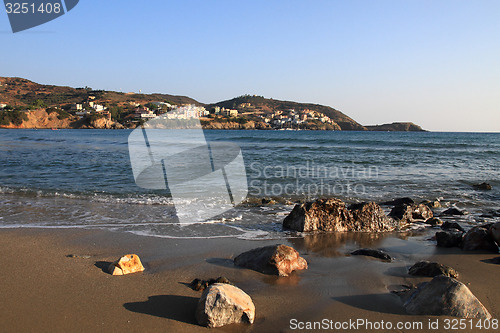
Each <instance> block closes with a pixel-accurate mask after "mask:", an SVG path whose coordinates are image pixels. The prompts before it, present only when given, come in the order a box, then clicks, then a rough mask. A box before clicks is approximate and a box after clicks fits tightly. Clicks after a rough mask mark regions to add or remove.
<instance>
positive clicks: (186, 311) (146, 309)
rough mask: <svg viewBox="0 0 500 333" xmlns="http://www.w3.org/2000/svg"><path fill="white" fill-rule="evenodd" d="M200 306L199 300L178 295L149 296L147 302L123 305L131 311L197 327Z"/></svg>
mask: <svg viewBox="0 0 500 333" xmlns="http://www.w3.org/2000/svg"><path fill="white" fill-rule="evenodd" d="M197 305H198V298H196V297H189V296H178V295H157V296H149V297H148V300H147V301H145V302H131V303H125V304H123V307H124V308H125V309H127V310H129V311H132V312H137V313H144V314H148V315H151V316H157V317H162V318H167V319H172V320H176V321H180V322H183V323H187V324H193V325H196V320H195V317H194V313H195V311H196V307H197Z"/></svg>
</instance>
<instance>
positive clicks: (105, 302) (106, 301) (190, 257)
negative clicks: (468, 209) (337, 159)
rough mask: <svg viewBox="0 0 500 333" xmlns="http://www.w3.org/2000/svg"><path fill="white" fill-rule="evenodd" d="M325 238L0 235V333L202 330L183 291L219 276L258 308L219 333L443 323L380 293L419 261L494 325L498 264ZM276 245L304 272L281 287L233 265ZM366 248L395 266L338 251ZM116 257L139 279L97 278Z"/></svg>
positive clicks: (351, 238) (389, 241) (392, 237)
mask: <svg viewBox="0 0 500 333" xmlns="http://www.w3.org/2000/svg"><path fill="white" fill-rule="evenodd" d="M332 235H333V234H322V235H318V234H316V235H310V236H307V237H305V238H291V239H288V240H287V241H283V240H282V241H276V240H266V241H249V240H240V239H234V238H218V239H167V238H155V237H146V236H137V235H133V234H130V233H124V232H112V231H104V230H97V229H31V228H26V229H24V228H23V229H2V230H0V251H1V252H2V253H3V261H4V262H3V264H4V267H5V269H2V270H1V271H0V281H1V282H2V285H3V291H2V302H1V303H0V321H1V322H2V323H4V324H3V325H2V326H3V327H4V328H5V329H6V331H9V332H13V331H34V330H36V331H56V332H58V331H67V330H75V329H77V330H80V331H96V330H110V331H123V330H124V329H126V330H131V331H165V330H167V331H175V332H197V331H205V330H206V329H205V328H203V327H201V326H198V325H197V324H196V322H195V319H194V310H195V308H196V304H197V301H198V298H199V297H200V295H201V293H200V292H196V291H193V290H191V289H190V288H189V287H188V286H187V285H186V284H188V283H190V282H191V281H192V280H193V279H194V278H203V279H206V278H216V277H217V276H221V275H223V276H226V277H227V278H228V279H229V280H231V281H233V283H234V284H235V285H237V286H238V287H240V288H241V289H243V290H244V291H245V292H247V293H248V294H249V295H250V296H251V297H252V299H253V301H254V303H255V305H256V321H255V323H254V324H253V325H250V326H247V325H230V326H227V327H224V328H222V329H221V330H222V331H225V332H240V331H249V332H250V331H253V332H277V331H281V332H287V331H294V330H291V329H290V320H292V319H297V320H298V321H321V320H322V319H324V318H328V319H330V320H334V321H346V320H349V319H357V318H364V319H366V320H370V321H380V320H381V319H383V320H384V321H391V322H394V323H395V322H399V321H404V322H409V321H421V322H423V323H427V322H428V320H429V318H431V319H433V320H435V319H439V320H440V321H441V322H442V321H443V319H444V318H445V317H428V316H412V315H407V314H405V312H404V310H403V309H402V307H401V305H402V302H401V300H400V299H399V297H398V296H396V295H394V294H391V293H390V291H389V289H397V286H398V285H401V284H416V283H419V282H422V281H428V280H430V278H416V277H412V276H409V275H407V274H406V269H407V267H408V266H409V265H411V264H412V263H413V262H415V261H417V260H420V259H427V260H435V261H438V262H440V263H442V264H446V265H449V266H451V267H453V268H455V269H457V270H458V271H459V273H460V278H459V280H460V281H462V282H464V283H465V284H466V285H467V286H468V287H469V288H470V289H471V291H472V292H473V293H474V294H475V295H476V296H477V297H478V299H479V300H480V301H481V302H482V303H483V305H484V306H485V307H486V308H487V309H488V310H489V311H490V313H491V315H492V316H493V318H499V316H500V288H499V287H498V284H496V283H494V282H495V281H496V279H497V274H498V267H497V265H494V264H490V263H487V262H484V261H485V260H487V259H491V258H493V257H496V256H498V255H495V254H491V253H490V254H484V253H473V252H472V253H471V252H462V251H460V250H458V249H441V248H437V247H435V246H434V245H433V244H430V242H428V241H425V239H426V237H428V235H418V234H417V235H411V237H409V235H406V234H386V235H381V234H356V235H354V234H343V235H342V234H340V235H336V236H335V237H331V236H332ZM280 242H281V243H284V244H287V245H291V246H293V247H294V248H296V249H297V250H298V251H299V252H300V253H301V255H302V256H303V257H304V258H305V259H306V260H307V261H308V263H309V269H308V270H305V271H301V272H294V273H293V274H292V275H291V276H290V277H287V278H283V277H281V278H280V277H277V276H276V277H275V276H268V275H264V274H260V273H258V272H254V271H251V270H247V269H241V268H236V267H234V265H233V264H232V260H231V259H232V258H234V257H235V256H236V255H238V254H239V253H241V252H243V251H246V250H249V249H252V248H256V247H260V246H265V245H271V244H276V243H280ZM367 244H368V245H371V246H375V247H382V248H384V249H385V250H387V251H389V252H392V254H394V255H395V257H396V260H395V261H394V262H393V263H384V262H380V261H377V260H372V259H370V258H359V257H353V256H346V255H345V253H346V250H347V249H349V248H351V247H353V246H354V247H357V246H363V245H367ZM126 253H136V254H138V255H139V256H140V257H141V260H142V262H143V263H144V265H145V267H146V271H145V272H143V273H137V274H132V275H128V276H122V277H115V276H111V275H109V274H107V273H105V272H103V270H102V267H105V265H106V263H109V262H111V261H114V260H115V259H117V258H118V257H119V256H121V255H124V254H126ZM69 254H75V255H77V256H80V257H75V258H70V257H67V255H69ZM82 256H83V257H82ZM85 256H90V258H87V257H85ZM42 309H43V310H42ZM7 323H8V324H7ZM6 324H7V325H6ZM295 331H296V330H295ZM356 331H357V332H363V331H369V330H356ZM409 331H411V330H409ZM419 331H420V332H422V330H419ZM423 331H426V330H423ZM439 331H440V332H441V331H443V332H446V330H443V329H441V330H439ZM478 331H480V330H478Z"/></svg>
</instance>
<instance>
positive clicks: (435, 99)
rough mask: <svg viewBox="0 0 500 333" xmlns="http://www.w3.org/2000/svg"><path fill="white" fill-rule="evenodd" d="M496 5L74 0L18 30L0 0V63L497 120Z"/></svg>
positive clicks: (39, 71)
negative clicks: (12, 27)
mask: <svg viewBox="0 0 500 333" xmlns="http://www.w3.org/2000/svg"><path fill="white" fill-rule="evenodd" d="M499 17H500V1H495V0H491V1H464V0H455V1H438V0H435V1H425V0H417V1H412V0H407V1H402V0H397V1H390V0H380V1H375V0H373V1H355V0H353V1H347V0H346V1H334V0H325V1H320V0H312V1H305V0H304V1H294V0H288V1H269V0H268V1H219V0H212V1H207V0H204V1H189V0H184V1H165V0H162V1H129V0H106V1H96V0H82V1H80V3H79V4H78V5H77V6H76V7H75V8H74V9H73V10H72V11H70V12H69V13H67V14H66V15H64V16H62V17H60V18H58V19H56V20H54V21H51V22H49V23H47V24H44V25H42V26H39V27H36V28H33V29H31V30H28V31H25V32H20V33H17V34H13V33H12V32H11V30H10V26H9V22H8V18H7V14H6V13H5V12H3V13H1V14H0V38H1V41H2V42H1V45H2V46H3V47H2V49H3V50H2V51H0V76H20V77H25V78H27V79H30V80H33V81H36V82H40V83H47V84H57V85H69V86H73V87H82V86H90V87H92V88H95V89H109V90H117V91H125V92H129V91H139V90H142V91H143V92H147V93H149V92H162V93H169V94H179V95H187V96H190V97H193V98H195V99H197V100H199V101H200V102H204V103H210V102H216V101H220V100H224V99H229V98H232V97H235V96H238V95H242V94H246V93H249V94H258V95H263V96H266V97H272V98H276V99H285V100H294V101H300V102H312V103H319V104H325V105H329V106H332V107H334V108H336V109H339V110H341V111H342V112H344V113H346V114H347V115H349V116H351V117H352V118H354V119H355V120H357V121H358V122H360V123H362V124H365V125H368V124H380V123H387V122H393V121H413V122H415V123H417V124H420V125H422V126H423V127H424V128H426V129H430V130H437V131H495V132H500V38H499V36H500V20H499V19H498V18H499Z"/></svg>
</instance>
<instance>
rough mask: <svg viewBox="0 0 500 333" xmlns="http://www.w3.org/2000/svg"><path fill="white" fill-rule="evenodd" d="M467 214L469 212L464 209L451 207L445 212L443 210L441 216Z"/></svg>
mask: <svg viewBox="0 0 500 333" xmlns="http://www.w3.org/2000/svg"><path fill="white" fill-rule="evenodd" d="M465 214H467V212H466V211H464V210H460V209H458V208H457V207H450V208H448V209H447V210H445V211H444V212H442V213H441V214H440V215H441V216H453V215H458V216H463V215H465Z"/></svg>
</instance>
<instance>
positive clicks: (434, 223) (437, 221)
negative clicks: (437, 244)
mask: <svg viewBox="0 0 500 333" xmlns="http://www.w3.org/2000/svg"><path fill="white" fill-rule="evenodd" d="M425 223H426V224H429V225H432V226H433V227H436V226H440V225H442V224H443V221H441V220H440V219H438V218H437V217H431V218H430V219H427V220H425Z"/></svg>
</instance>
